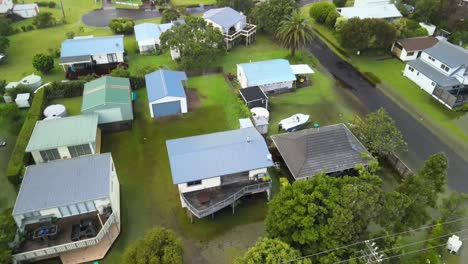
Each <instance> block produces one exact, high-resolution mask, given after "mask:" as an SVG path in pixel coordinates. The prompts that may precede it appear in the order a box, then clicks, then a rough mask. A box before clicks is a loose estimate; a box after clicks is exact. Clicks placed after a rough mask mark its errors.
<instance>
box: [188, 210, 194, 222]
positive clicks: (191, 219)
mask: <svg viewBox="0 0 468 264" xmlns="http://www.w3.org/2000/svg"><path fill="white" fill-rule="evenodd" d="M189 214H190V223H191V224H193V215H192V212H190V210H189Z"/></svg>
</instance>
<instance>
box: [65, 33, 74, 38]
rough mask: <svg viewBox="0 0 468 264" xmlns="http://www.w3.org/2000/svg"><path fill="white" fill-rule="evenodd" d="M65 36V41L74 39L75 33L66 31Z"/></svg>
mask: <svg viewBox="0 0 468 264" xmlns="http://www.w3.org/2000/svg"><path fill="white" fill-rule="evenodd" d="M65 36H66V37H67V39H72V38H74V37H75V31H68V32H67V33H65Z"/></svg>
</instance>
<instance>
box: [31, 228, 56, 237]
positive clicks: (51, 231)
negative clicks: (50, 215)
mask: <svg viewBox="0 0 468 264" xmlns="http://www.w3.org/2000/svg"><path fill="white" fill-rule="evenodd" d="M57 232H58V226H57V225H47V226H41V227H38V228H36V229H35V230H34V232H33V240H37V239H43V240H47V239H49V238H50V237H53V236H56V235H57Z"/></svg>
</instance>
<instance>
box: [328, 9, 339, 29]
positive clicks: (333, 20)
mask: <svg viewBox="0 0 468 264" xmlns="http://www.w3.org/2000/svg"><path fill="white" fill-rule="evenodd" d="M339 17H340V14H339V13H338V12H336V11H331V12H330V13H328V15H327V18H326V19H325V25H326V26H327V27H329V28H333V27H335V24H336V19H338V18H339Z"/></svg>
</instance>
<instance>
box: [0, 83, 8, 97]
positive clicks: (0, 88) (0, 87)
mask: <svg viewBox="0 0 468 264" xmlns="http://www.w3.org/2000/svg"><path fill="white" fill-rule="evenodd" d="M6 85H7V82H6V80H0V94H3V93H4V92H5V87H6Z"/></svg>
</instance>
